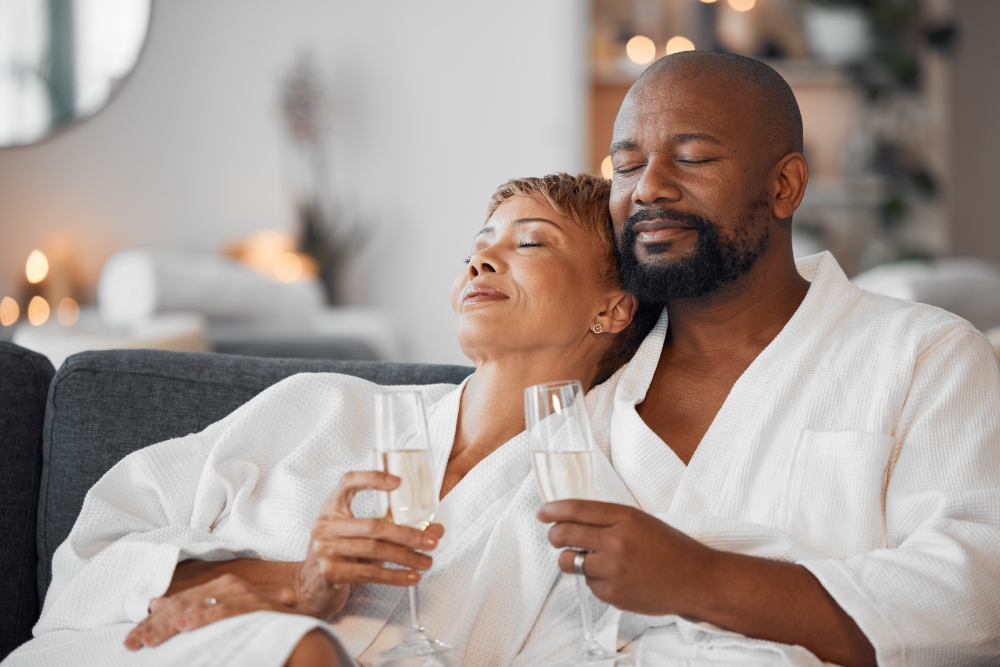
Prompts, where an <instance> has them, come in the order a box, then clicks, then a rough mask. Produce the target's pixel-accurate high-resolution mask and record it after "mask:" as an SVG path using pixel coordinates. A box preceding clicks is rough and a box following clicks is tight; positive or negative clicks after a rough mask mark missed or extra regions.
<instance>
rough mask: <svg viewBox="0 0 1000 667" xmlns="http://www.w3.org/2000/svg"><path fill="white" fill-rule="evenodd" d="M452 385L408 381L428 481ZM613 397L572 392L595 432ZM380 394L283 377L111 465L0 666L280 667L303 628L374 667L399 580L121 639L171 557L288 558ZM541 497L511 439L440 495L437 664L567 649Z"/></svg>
mask: <svg viewBox="0 0 1000 667" xmlns="http://www.w3.org/2000/svg"><path fill="white" fill-rule="evenodd" d="M616 377H617V376H616ZM463 386H464V385H463ZM463 386H459V387H457V388H456V386H455V385H422V386H417V387H410V388H411V389H414V390H418V391H421V392H422V393H423V395H424V399H425V404H426V405H427V413H428V429H429V438H430V449H431V458H432V461H433V467H434V474H435V477H436V481H437V483H438V485H440V483H441V480H442V478H443V474H444V469H445V466H446V465H447V462H448V458H449V454H450V452H451V447H452V444H453V442H454V437H455V429H456V424H457V419H458V411H459V405H460V399H461V392H462V388H463ZM611 387H613V383H606V384H605V385H602V386H601V387H599V388H597V389H595V390H593V391H591V393H590V394H589V395H588V397H587V402H588V405H590V406H592V412H594V413H595V421H597V422H598V423H599V424H603V426H602V427H600V428H599V429H598V430H599V432H601V433H602V434H606V433H607V432H608V429H607V422H609V421H610V409H611V401H610V396H609V394H608V392H609V391H610V388H611ZM387 389H400V388H399V387H389V388H386V387H381V386H378V385H375V384H373V383H371V382H368V381H365V380H361V379H358V378H353V377H350V376H344V375H337V374H332V373H325V374H316V373H311V374H300V375H296V376H293V377H291V378H288V379H287V380H284V381H282V382H280V383H278V384H276V385H274V386H273V387H271V388H269V389H267V390H266V391H264V392H263V393H261V394H260V395H259V396H257V397H256V398H254V399H253V400H251V401H250V402H249V403H247V404H246V405H244V406H242V407H240V408H239V409H237V410H236V411H235V412H234V413H232V414H231V415H229V416H228V417H226V418H224V419H222V420H221V421H219V422H216V423H215V424H213V425H211V426H209V427H208V428H207V429H206V430H204V431H202V432H200V433H196V434H192V435H188V436H185V437H182V438H177V439H174V440H169V441H166V442H163V443H159V444H156V445H153V446H151V447H147V448H145V449H142V450H139V451H137V452H135V453H133V454H131V455H129V456H128V457H126V458H125V459H123V460H122V461H121V462H119V463H118V464H117V465H116V466H115V467H114V468H112V469H111V470H110V471H109V472H108V473H106V474H105V476H104V477H103V478H101V480H100V481H99V482H98V483H97V484H96V485H95V486H94V487H93V488H92V489H91V490H90V492H89V493H88V494H87V496H86V499H85V501H84V504H83V509H82V511H81V514H80V516H79V518H78V520H77V522H76V524H75V525H74V527H73V530H72V531H71V533H70V535H69V537H68V538H67V540H66V541H65V542H64V543H63V544H62V545H61V546H60V547H59V549H58V550H57V551H56V553H55V556H54V559H53V580H52V585H51V587H50V588H49V591H48V595H47V596H46V600H45V606H44V609H43V612H42V616H41V619H40V620H39V622H38V624H37V625H36V627H35V629H34V634H35V639H34V640H32V641H30V642H28V643H27V644H25V645H24V646H22V647H21V648H20V649H18V650H17V651H16V652H15V653H14V654H12V655H11V656H10V658H9V660H8V661H7V662H5V663H4V667H8V666H9V667H14V666H22V665H52V664H74V665H178V664H184V665H206V666H207V665H261V666H273V667H280V665H282V664H284V662H285V660H286V659H287V656H288V655H289V653H290V652H291V650H292V649H293V648H294V647H295V645H296V644H297V643H298V641H299V640H300V639H301V637H302V636H303V635H304V634H305V633H306V632H308V631H310V630H312V629H314V628H320V629H322V630H324V631H326V632H328V633H329V634H330V635H331V636H334V637H336V638H337V639H338V640H339V641H340V642H341V644H342V645H343V646H344V647H345V648H346V650H347V652H348V653H349V654H350V655H351V656H354V657H356V658H357V659H358V661H359V662H360V663H361V664H362V665H370V664H379V663H380V662H381V660H380V659H379V653H381V652H382V651H384V650H386V649H388V648H390V647H392V646H394V645H395V644H397V643H399V642H400V641H401V640H402V639H403V638H404V635H405V634H406V633H407V631H408V630H409V604H408V600H407V595H406V592H405V589H403V588H396V587H390V586H375V585H365V586H360V587H358V588H356V589H355V590H354V591H353V592H352V595H351V599H350V601H349V602H348V605H347V607H346V608H345V609H344V610H343V611H342V612H341V613H340V614H338V615H337V616H336V617H334V618H331V619H327V621H328V622H327V623H324V622H323V621H320V620H317V619H312V618H308V617H303V616H293V615H288V614H280V613H273V612H266V613H255V614H249V615H246V616H239V617H235V618H230V619H226V620H225V621H222V622H219V623H214V624H211V625H208V626H205V627H203V628H200V629H198V630H195V631H193V632H185V633H181V634H180V635H178V636H176V637H174V638H171V639H170V640H168V641H166V642H165V643H163V644H162V645H160V646H158V647H156V648H153V649H149V648H144V649H141V650H140V651H139V652H137V653H132V652H129V651H127V650H125V649H124V647H123V646H122V642H123V640H124V637H125V635H126V634H127V633H128V631H129V630H130V629H131V628H132V627H134V625H135V623H137V622H138V621H140V620H142V619H143V618H145V616H146V615H147V607H148V604H149V601H150V599H152V598H154V597H158V596H160V595H162V594H163V593H164V592H165V591H166V589H167V587H168V585H169V584H170V580H171V578H172V576H173V572H174V568H175V566H176V564H177V563H178V562H180V561H182V560H186V559H201V560H223V559H230V558H263V559H269V560H280V561H297V560H302V559H303V558H304V557H305V555H306V550H307V547H308V542H309V536H310V531H311V529H312V526H313V524H314V522H315V520H316V518H317V516H318V514H319V509H320V506H321V505H322V503H323V501H324V500H325V499H326V498H327V496H328V495H329V494H330V493H331V491H332V490H333V489H334V488H335V487H336V485H337V483H338V482H339V480H340V478H341V477H342V476H343V475H344V473H346V472H347V471H350V470H370V469H372V468H373V467H374V453H373V439H372V404H373V395H374V394H375V393H376V392H381V391H386V390H387ZM604 437H605V441H604V442H603V443H602V444H603V447H604V449H605V450H606V449H607V447H608V443H607V442H606V435H605V436H604ZM596 458H597V459H599V467H600V474H599V480H598V482H597V488H598V493H599V494H600V496H599V497H601V498H602V499H605V500H611V501H616V502H626V503H628V502H632V500H631V496H630V495H629V494H628V491H627V490H625V487H624V485H623V484H622V483H621V481H620V480H619V479H618V477H617V475H616V474H615V473H614V470H613V469H612V468H611V465H610V462H609V461H608V460H607V459H606V458H605V457H604V456H601V455H598V456H597V457H596ZM541 504H542V499H541V497H540V494H539V491H538V484H537V482H536V481H535V478H534V474H533V472H532V466H531V457H530V453H529V451H528V448H527V438H526V436H525V434H523V433H522V434H521V435H519V436H517V437H515V438H514V439H513V440H511V441H510V442H508V443H506V444H504V445H503V446H502V447H500V448H499V449H497V450H496V451H494V452H493V453H492V454H491V455H490V456H489V457H487V458H486V459H484V460H483V461H481V462H480V463H479V464H477V465H476V466H475V468H473V469H472V471H470V472H469V473H468V474H467V475H466V476H465V477H464V478H463V479H462V481H461V482H460V483H459V484H458V485H457V486H456V487H455V488H454V489H453V490H452V491H451V492H449V494H448V495H447V496H446V497H445V498H444V499H443V500H442V501H441V503H440V507H439V511H438V515H437V517H436V518H435V521H437V522H440V523H442V524H443V525H444V526H445V527H446V532H445V535H444V538H443V539H442V541H441V542H440V543H439V545H438V548H437V549H436V550H435V551H434V552H433V556H434V567H433V568H432V569H431V570H430V571H429V572H427V573H425V575H424V578H423V580H422V581H421V583H420V586H419V599H420V616H421V622H422V624H423V625H424V626H425V627H426V628H427V631H428V632H429V633H430V634H431V635H432V636H435V637H438V638H440V639H443V640H445V641H447V642H448V643H450V644H452V645H454V646H455V647H456V649H455V651H454V652H453V653H451V654H449V660H450V662H451V664H455V665H462V664H466V665H483V666H487V667H488V666H493V665H496V666H504V665H512V664H516V665H532V664H540V662H541V663H545V662H548V661H549V660H550V659H556V658H558V657H559V656H560V655H566V654H567V653H568V652H570V651H571V650H572V649H573V648H575V645H576V644H577V643H578V641H579V637H580V630H579V606H578V602H577V599H576V597H575V596H576V592H575V590H574V588H573V581H572V578H571V577H567V576H565V575H560V573H559V569H558V565H557V557H558V552H557V551H556V550H555V549H553V548H552V546H551V545H550V544H549V543H548V540H547V531H548V526H546V525H544V524H542V523H540V522H539V521H538V520H537V519H536V518H535V514H536V512H537V511H538V508H539V506H540V505H541ZM353 510H354V513H355V515H356V516H368V517H371V516H376V511H377V510H376V506H375V501H374V494H373V493H372V492H363V493H361V494H359V495H358V496H357V497H356V498H355V500H354V503H353ZM590 603H591V605H592V607H593V609H592V614H593V615H594V618H597V619H601V618H605V617H607V616H608V614H607V613H606V612H607V610H608V608H607V606H606V605H603V604H601V603H599V602H597V600H596V599H592V600H590ZM536 626H537V627H538V628H543V629H544V631H543V632H539V631H536V630H535V628H536ZM519 654H521V655H522V657H520V658H519V657H518V655H519Z"/></svg>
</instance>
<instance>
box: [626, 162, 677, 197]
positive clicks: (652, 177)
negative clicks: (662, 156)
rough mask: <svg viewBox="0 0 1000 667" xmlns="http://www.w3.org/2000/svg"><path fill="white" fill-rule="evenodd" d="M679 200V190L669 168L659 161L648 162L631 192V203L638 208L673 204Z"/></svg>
mask: <svg viewBox="0 0 1000 667" xmlns="http://www.w3.org/2000/svg"><path fill="white" fill-rule="evenodd" d="M680 198H681V189H680V188H679V187H678V185H677V181H676V179H675V178H674V175H673V172H672V171H671V168H670V166H668V165H666V164H664V163H663V162H662V161H659V160H650V162H649V164H648V165H647V166H646V168H645V169H643V171H642V175H641V176H640V177H639V181H638V182H637V183H636V184H635V189H634V190H633V191H632V203H633V204H636V205H639V206H653V205H655V204H657V203H661V204H662V203H665V202H675V201H678V200H680Z"/></svg>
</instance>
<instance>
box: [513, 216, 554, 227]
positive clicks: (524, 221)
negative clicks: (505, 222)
mask: <svg viewBox="0 0 1000 667" xmlns="http://www.w3.org/2000/svg"><path fill="white" fill-rule="evenodd" d="M529 222H547V223H549V224H550V225H552V226H553V227H556V228H559V225H557V224H556V223H554V222H553V221H551V220H549V219H548V218H518V219H517V220H515V221H514V222H513V223H512V224H515V225H525V224H527V223H529Z"/></svg>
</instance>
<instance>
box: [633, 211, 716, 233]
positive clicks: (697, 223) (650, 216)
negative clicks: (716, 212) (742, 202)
mask: <svg viewBox="0 0 1000 667" xmlns="http://www.w3.org/2000/svg"><path fill="white" fill-rule="evenodd" d="M647 220H673V221H675V222H685V223H687V224H689V225H691V226H692V227H694V228H695V230H696V231H698V232H701V231H702V230H704V229H707V228H709V227H711V226H712V222H711V221H709V220H706V219H705V218H702V217H701V216H698V215H695V214H694V213H685V212H684V211H675V210H674V209H672V208H662V207H652V208H643V209H640V210H638V211H636V212H635V213H633V214H632V215H630V216H629V217H628V218H626V220H625V225H624V227H623V228H622V236H625V235H626V234H630V235H631V234H632V228H633V227H635V226H636V225H637V224H639V223H640V222H646V221H647Z"/></svg>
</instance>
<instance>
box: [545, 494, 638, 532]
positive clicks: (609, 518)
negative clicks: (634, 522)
mask: <svg viewBox="0 0 1000 667" xmlns="http://www.w3.org/2000/svg"><path fill="white" fill-rule="evenodd" d="M631 509H632V508H630V507H628V506H627V505H616V504H614V503H602V502H598V501H596V500H557V501H555V502H551V503H545V504H544V505H542V507H541V509H540V510H538V515H537V516H538V520H539V521H541V522H542V523H557V522H560V521H570V522H572V523H582V524H586V525H588V526H612V525H614V524H616V523H618V521H619V520H620V519H621V517H622V516H623V515H624V514H625V513H627V512H629V511H631Z"/></svg>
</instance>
